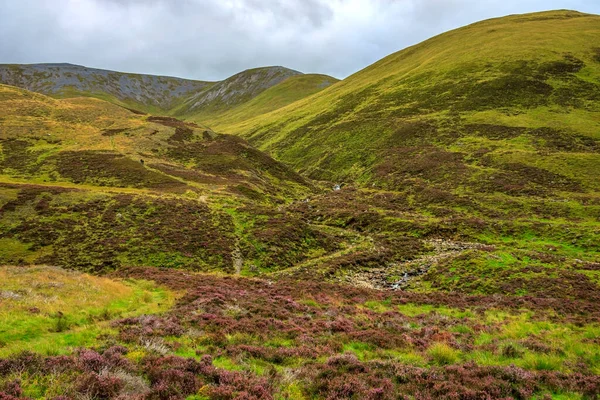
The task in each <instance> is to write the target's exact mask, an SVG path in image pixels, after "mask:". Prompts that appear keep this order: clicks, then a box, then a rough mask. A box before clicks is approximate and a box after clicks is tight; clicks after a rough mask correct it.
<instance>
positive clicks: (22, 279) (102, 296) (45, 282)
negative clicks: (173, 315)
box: [0, 266, 175, 357]
mask: <svg viewBox="0 0 600 400" xmlns="http://www.w3.org/2000/svg"><path fill="white" fill-rule="evenodd" d="M0 294H1V295H2V309H1V310H0V357H6V356H8V355H10V354H14V353H18V352H19V351H23V350H30V351H36V352H39V353H42V354H66V353H69V352H70V351H71V349H73V348H76V347H81V346H92V345H94V344H95V343H96V341H97V338H98V336H99V335H100V334H101V333H108V332H112V330H111V328H110V327H109V323H108V321H110V320H112V319H116V318H122V317H127V316H135V315H140V314H146V313H158V312H161V311H164V310H167V309H168V308H169V307H170V306H171V305H172V304H173V301H174V299H175V297H174V294H173V293H171V292H169V291H166V290H165V289H162V288H159V287H157V286H155V285H154V284H151V283H148V282H144V281H133V280H128V281H113V280H110V279H106V278H98V277H93V276H90V275H86V274H80V273H77V272H68V271H65V270H62V269H59V268H50V267H6V266H5V267H0Z"/></svg>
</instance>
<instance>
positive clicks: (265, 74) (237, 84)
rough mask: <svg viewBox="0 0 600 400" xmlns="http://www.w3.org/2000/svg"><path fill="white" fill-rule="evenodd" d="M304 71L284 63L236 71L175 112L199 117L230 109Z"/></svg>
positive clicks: (192, 98)
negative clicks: (295, 69) (279, 65)
mask: <svg viewBox="0 0 600 400" xmlns="http://www.w3.org/2000/svg"><path fill="white" fill-rule="evenodd" d="M301 74H302V73H301V72H298V71H294V70H291V69H288V68H284V67H265V68H255V69H249V70H246V71H243V72H240V73H239V74H236V75H234V76H232V77H230V78H227V79H226V80H224V81H222V82H218V83H216V84H215V85H214V86H212V87H210V88H207V89H206V90H203V91H200V92H198V93H196V94H195V95H193V96H191V97H190V98H188V99H186V101H185V103H184V104H183V105H182V106H181V107H179V108H177V109H176V110H175V111H174V114H175V115H192V114H193V115H194V116H195V117H196V119H198V118H200V117H206V116H208V115H214V114H220V113H224V112H227V111H228V110H230V109H231V108H233V107H235V106H238V105H240V104H242V103H244V102H246V101H248V100H251V99H252V98H254V97H256V96H258V95H259V94H260V93H262V92H264V91H265V90H267V89H268V88H270V87H272V86H274V85H277V84H278V83H280V82H283V81H285V80H286V79H288V78H290V77H292V76H298V75H301Z"/></svg>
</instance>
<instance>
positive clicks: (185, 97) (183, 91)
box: [0, 64, 337, 120]
mask: <svg viewBox="0 0 600 400" xmlns="http://www.w3.org/2000/svg"><path fill="white" fill-rule="evenodd" d="M303 76H304V74H302V73H300V72H298V71H294V70H291V69H287V68H283V67H265V68H256V69H251V70H247V71H243V72H240V73H239V74H236V75H234V76H232V77H230V78H227V79H225V80H223V81H220V82H203V81H194V80H189V79H181V78H172V77H165V76H154V75H143V74H130V73H122V72H115V71H107V70H101V69H95V68H87V67H83V66H79V65H71V64H31V65H16V64H0V83H4V84H7V85H11V86H16V87H21V88H24V89H27V90H31V91H34V92H38V93H42V94H46V95H49V96H53V97H56V98H72V97H79V96H85V97H94V98H98V99H101V100H106V101H109V102H111V103H114V104H117V105H120V106H123V107H128V108H133V109H136V110H140V111H144V112H149V113H153V114H167V115H178V116H182V115H185V116H195V117H196V118H194V119H196V120H199V119H209V118H210V117H213V116H217V115H223V114H224V113H227V112H228V111H230V110H231V109H233V108H236V107H239V106H241V105H243V104H245V103H246V102H248V101H250V100H252V99H254V98H255V97H256V96H258V95H260V94H261V93H263V92H264V91H266V90H268V89H269V88H271V87H273V86H277V85H279V84H280V83H283V82H284V81H286V80H287V79H288V78H290V77H296V78H299V79H297V80H295V81H294V82H296V83H295V84H288V85H286V86H282V87H280V88H279V89H278V90H277V93H278V94H277V96H279V97H281V99H280V100H279V101H278V102H277V104H279V107H281V106H282V105H287V104H289V103H290V102H292V101H293V100H298V99H300V98H303V97H305V96H307V95H309V94H312V93H314V92H316V91H317V90H320V89H324V88H325V87H327V86H328V84H330V83H334V82H336V81H337V80H336V79H335V78H331V77H325V76H316V75H306V76H305V77H304V78H302V77H303ZM263 102H264V100H263V101H262V102H261V104H262V103H263ZM271 102H272V101H271ZM282 102H284V103H282ZM251 107H252V106H251ZM271 109H272V108H271ZM271 109H268V111H271ZM261 111H262V112H265V111H267V110H266V109H264V107H263V108H262V109H261ZM252 115H254V114H252Z"/></svg>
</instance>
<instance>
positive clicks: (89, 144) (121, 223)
mask: <svg viewBox="0 0 600 400" xmlns="http://www.w3.org/2000/svg"><path fill="white" fill-rule="evenodd" d="M0 123H1V129H0V146H1V147H0V149H1V153H0V154H1V157H0V188H1V190H0V211H1V215H0V263H7V264H17V263H33V264H44V263H46V264H52V265H60V266H68V267H71V268H78V269H83V270H88V271H101V270H111V269H114V268H118V267H119V266H120V265H121V264H127V265H132V264H133V265H172V266H185V267H187V268H192V269H200V270H202V269H204V270H206V269H218V270H226V271H234V270H235V268H239V269H241V267H242V264H243V262H244V261H246V264H245V265H246V267H248V266H249V265H250V264H253V265H254V264H257V265H262V264H263V263H264V264H266V265H267V266H269V265H271V264H272V263H273V260H274V257H275V256H274V255H275V254H279V253H281V252H282V251H285V253H286V255H285V257H284V258H281V259H280V260H279V262H283V260H284V259H286V258H287V259H288V260H289V261H287V262H293V261H296V260H301V259H304V258H305V257H306V255H305V254H304V253H305V251H306V250H307V249H308V248H313V247H314V248H315V249H319V248H321V249H322V248H323V247H324V248H328V249H329V248H334V247H335V246H336V245H335V244H334V243H333V242H330V241H328V237H327V236H326V235H324V234H321V233H320V232H318V231H317V230H315V229H313V228H311V227H309V226H308V225H307V224H305V223H302V222H301V221H298V220H297V218H292V217H286V215H284V214H283V213H282V212H281V211H277V207H280V206H281V205H282V204H285V203H286V202H289V201H291V200H293V199H297V198H302V197H303V196H306V195H307V194H310V193H312V192H313V191H314V190H315V188H314V186H313V185H312V184H311V183H310V182H309V181H307V180H306V179H304V178H303V177H301V176H300V175H298V174H296V173H295V172H293V171H292V170H290V169H289V168H287V167H286V166H285V165H283V164H281V163H279V162H277V161H275V160H273V159H271V158H270V157H269V156H267V155H266V154H264V153H262V152H260V151H258V150H256V149H254V148H253V147H252V146H250V145H249V144H248V143H247V142H246V141H244V140H243V139H240V138H238V137H235V136H231V135H222V134H217V133H215V132H213V131H211V130H209V129H207V128H205V127H201V126H200V125H196V124H190V123H184V122H182V121H179V120H176V119H174V118H170V117H155V116H147V115H141V114H139V113H133V112H131V111H129V110H126V109H124V108H122V107H119V106H116V105H114V104H111V103H108V102H105V101H102V100H98V99H93V98H72V99H63V100H57V99H53V98H50V97H47V96H44V95H41V94H36V93H32V92H28V91H26V90H23V89H18V88H15V87H11V86H4V85H0ZM244 210H246V211H244ZM246 214H250V216H249V217H246ZM248 218H250V221H246V219H248ZM255 220H256V221H260V223H258V222H257V223H254V221H255ZM244 221H246V222H244ZM250 222H252V223H251V224H250ZM244 223H246V224H250V225H249V226H247V228H246V229H243V224H244ZM237 224H240V225H239V226H238V225H237ZM289 226H291V227H290V228H288V227H289ZM282 229H290V230H289V232H288V233H287V236H279V233H280V230H282ZM155 232H159V233H160V234H158V235H156V234H155ZM266 242H268V243H270V244H269V246H267V244H266ZM276 245H277V246H276ZM278 246H279V247H278ZM293 248H296V250H292V249H293ZM238 253H239V255H238ZM236 260H239V261H236ZM284 265H285V263H284Z"/></svg>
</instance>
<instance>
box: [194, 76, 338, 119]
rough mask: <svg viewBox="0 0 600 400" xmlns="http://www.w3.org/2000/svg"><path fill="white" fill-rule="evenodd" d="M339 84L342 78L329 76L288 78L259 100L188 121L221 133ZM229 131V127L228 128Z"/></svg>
mask: <svg viewBox="0 0 600 400" xmlns="http://www.w3.org/2000/svg"><path fill="white" fill-rule="evenodd" d="M337 82H339V79H336V78H333V77H331V76H328V75H319V74H303V75H295V76H292V77H290V78H288V79H285V80H284V81H282V82H281V83H278V84H277V85H275V86H272V87H270V88H269V89H267V90H265V91H264V92H262V93H261V94H259V95H258V96H256V97H255V98H253V99H252V100H250V101H247V102H245V103H242V104H240V105H239V106H237V107H233V108H229V109H227V110H226V111H224V112H219V113H216V114H214V115H210V114H209V115H204V114H203V113H201V114H199V115H194V116H192V117H189V118H188V119H190V120H192V121H199V122H203V123H206V124H207V125H209V126H211V127H212V128H213V129H216V130H220V129H221V127H223V128H225V127H227V125H228V124H231V123H232V122H240V121H245V120H248V119H252V118H254V117H257V116H260V115H263V114H267V113H269V112H271V111H274V110H277V109H279V108H282V107H285V106H287V105H288V104H291V103H293V102H295V101H298V100H301V99H303V98H305V97H308V96H311V95H313V94H315V93H317V92H319V91H321V90H324V89H325V88H327V87H329V86H331V85H333V84H334V83H337ZM225 129H226V128H225Z"/></svg>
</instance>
